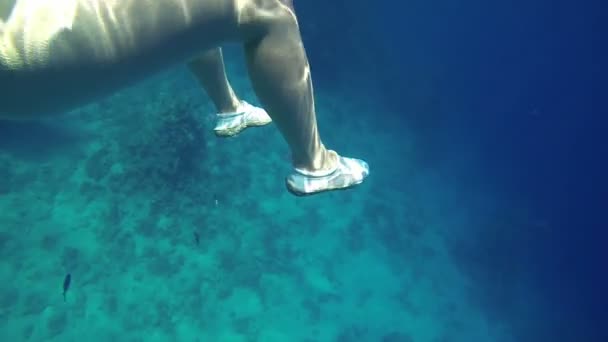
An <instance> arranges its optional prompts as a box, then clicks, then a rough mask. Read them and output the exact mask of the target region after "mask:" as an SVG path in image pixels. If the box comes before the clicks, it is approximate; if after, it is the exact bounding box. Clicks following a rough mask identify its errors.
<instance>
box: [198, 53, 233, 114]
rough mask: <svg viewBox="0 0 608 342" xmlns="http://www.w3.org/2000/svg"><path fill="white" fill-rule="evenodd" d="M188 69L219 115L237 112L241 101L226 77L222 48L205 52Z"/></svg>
mask: <svg viewBox="0 0 608 342" xmlns="http://www.w3.org/2000/svg"><path fill="white" fill-rule="evenodd" d="M188 67H189V69H190V71H191V72H192V73H193V74H194V76H196V78H197V80H198V82H199V83H200V85H201V86H202V87H203V88H204V89H205V91H206V92H207V95H208V96H209V97H210V98H211V101H212V102H213V104H214V105H215V108H216V109H217V111H218V113H232V112H235V111H236V110H237V107H238V105H239V103H240V100H239V98H238V97H237V96H236V94H235V93H234V90H233V89H232V87H231V86H230V82H228V78H227V77H226V69H225V67H224V59H223V57H222V50H221V48H215V49H211V50H207V51H205V52H203V53H202V54H201V55H200V56H199V57H197V58H196V59H194V60H192V61H191V62H189V63H188Z"/></svg>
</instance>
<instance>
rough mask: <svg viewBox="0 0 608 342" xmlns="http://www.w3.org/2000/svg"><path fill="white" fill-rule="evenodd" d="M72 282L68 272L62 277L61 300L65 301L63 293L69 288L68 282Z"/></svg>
mask: <svg viewBox="0 0 608 342" xmlns="http://www.w3.org/2000/svg"><path fill="white" fill-rule="evenodd" d="M71 282H72V276H71V275H70V274H69V273H68V274H66V276H65V278H64V279H63V301H64V302H65V294H66V293H68V290H69V289H70V283H71Z"/></svg>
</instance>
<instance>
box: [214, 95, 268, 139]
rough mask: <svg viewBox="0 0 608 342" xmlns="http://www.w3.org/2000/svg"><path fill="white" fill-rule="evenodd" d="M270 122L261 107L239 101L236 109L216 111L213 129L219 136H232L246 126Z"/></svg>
mask: <svg viewBox="0 0 608 342" xmlns="http://www.w3.org/2000/svg"><path fill="white" fill-rule="evenodd" d="M271 122H272V119H270V116H268V113H266V111H265V110H264V109H263V108H260V107H256V106H252V105H250V104H249V103H247V102H245V101H241V103H240V104H239V106H238V108H237V109H236V111H234V112H232V113H218V114H217V123H216V125H215V128H214V129H213V131H214V132H215V134H216V135H217V136H219V137H232V136H235V135H237V134H239V133H240V132H241V131H242V130H244V129H245V128H247V127H253V126H264V125H267V124H269V123H271Z"/></svg>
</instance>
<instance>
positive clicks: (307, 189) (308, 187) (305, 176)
mask: <svg viewBox="0 0 608 342" xmlns="http://www.w3.org/2000/svg"><path fill="white" fill-rule="evenodd" d="M329 152H330V153H333V154H335V156H336V159H337V160H336V163H335V166H334V167H333V168H332V169H329V170H325V171H307V170H303V169H298V168H295V169H294V171H293V173H292V174H291V175H289V176H287V179H286V180H285V181H286V186H287V190H289V192H291V193H292V194H294V195H296V196H306V195H313V194H316V193H320V192H325V191H331V190H345V189H350V188H352V187H354V186H355V185H358V184H361V183H362V182H363V180H364V179H365V178H366V177H367V176H368V175H369V165H367V163H366V162H365V161H363V160H360V159H354V158H346V157H342V156H340V155H338V154H337V153H336V152H334V151H329Z"/></svg>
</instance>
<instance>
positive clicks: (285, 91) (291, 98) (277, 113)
mask: <svg viewBox="0 0 608 342" xmlns="http://www.w3.org/2000/svg"><path fill="white" fill-rule="evenodd" d="M261 2H262V3H264V5H259V2H258V6H261V7H262V8H253V9H251V10H249V11H247V9H244V10H243V11H247V12H245V14H243V16H244V18H243V19H242V20H243V21H244V25H243V27H244V30H245V34H246V35H247V36H246V42H245V52H246V56H247V63H248V69H249V73H250V78H251V81H252V84H253V87H254V89H255V91H256V94H257V95H258V97H259V98H260V101H261V102H262V104H263V105H264V108H266V110H267V111H268V113H269V114H270V116H271V117H272V119H273V121H274V122H275V123H276V124H277V126H278V128H279V130H280V131H281V133H282V134H283V136H284V138H285V140H286V141H287V143H288V144H289V146H290V148H291V152H292V158H293V165H294V167H296V168H299V169H304V170H309V171H321V170H329V169H332V168H334V166H335V163H336V155H335V154H334V153H329V152H328V151H327V150H326V149H325V147H324V146H323V144H322V142H321V139H320V137H319V132H318V129H317V121H316V117H315V106H314V97H313V90H312V80H311V76H310V67H309V64H308V59H307V57H306V52H305V51H304V46H303V44H302V40H301V37H300V32H299V28H298V23H297V19H296V16H295V13H294V12H293V9H292V8H291V7H290V6H287V5H285V4H284V3H282V2H281V1H279V0H268V1H265V2H264V1H261ZM256 11H260V12H261V14H260V17H261V18H260V17H258V16H257V15H256ZM247 13H251V16H252V17H251V18H247V17H246V15H247ZM258 32H260V33H259V35H258Z"/></svg>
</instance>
